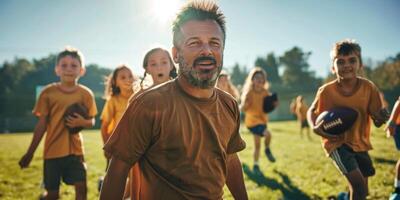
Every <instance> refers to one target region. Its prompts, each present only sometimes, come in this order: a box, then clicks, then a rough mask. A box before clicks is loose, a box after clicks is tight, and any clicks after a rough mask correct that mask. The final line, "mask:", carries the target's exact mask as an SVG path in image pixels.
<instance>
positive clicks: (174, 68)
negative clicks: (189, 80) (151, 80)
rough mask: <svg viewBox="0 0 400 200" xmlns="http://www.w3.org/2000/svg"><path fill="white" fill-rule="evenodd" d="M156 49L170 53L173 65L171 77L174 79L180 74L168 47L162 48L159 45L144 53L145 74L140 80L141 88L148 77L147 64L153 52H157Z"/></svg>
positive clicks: (169, 58) (170, 60) (169, 56)
mask: <svg viewBox="0 0 400 200" xmlns="http://www.w3.org/2000/svg"><path fill="white" fill-rule="evenodd" d="M156 51H162V52H164V53H166V54H167V55H168V60H169V63H170V65H171V71H170V72H169V77H170V78H171V79H174V78H176V76H177V75H178V74H177V72H176V67H175V65H174V62H173V61H172V57H171V54H170V53H169V52H168V51H167V50H166V49H163V48H161V47H157V48H153V49H150V50H149V51H148V52H147V53H146V54H145V55H144V58H143V69H144V74H143V78H142V80H141V81H140V89H143V82H144V80H145V78H146V75H147V70H146V68H147V65H148V64H149V57H150V56H151V54H153V53H154V52H156Z"/></svg>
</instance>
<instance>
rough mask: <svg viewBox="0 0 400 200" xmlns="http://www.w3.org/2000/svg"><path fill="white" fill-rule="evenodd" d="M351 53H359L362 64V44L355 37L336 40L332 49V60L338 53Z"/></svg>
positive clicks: (344, 54)
mask: <svg viewBox="0 0 400 200" xmlns="http://www.w3.org/2000/svg"><path fill="white" fill-rule="evenodd" d="M351 53H354V54H356V55H357V57H358V59H359V60H360V64H361V65H362V59H361V47H360V45H359V44H358V43H357V42H356V41H355V40H353V39H344V40H341V41H339V42H336V43H335V44H334V45H333V47H332V50H331V53H330V54H331V59H332V62H333V61H334V60H335V58H336V57H337V56H338V55H343V56H347V55H349V54H351Z"/></svg>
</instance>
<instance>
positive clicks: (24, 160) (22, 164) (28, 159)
mask: <svg viewBox="0 0 400 200" xmlns="http://www.w3.org/2000/svg"><path fill="white" fill-rule="evenodd" d="M32 158H33V154H31V153H26V154H25V155H24V156H22V158H21V160H19V162H18V164H19V166H20V167H21V169H23V168H27V167H28V166H29V164H30V163H31V161H32Z"/></svg>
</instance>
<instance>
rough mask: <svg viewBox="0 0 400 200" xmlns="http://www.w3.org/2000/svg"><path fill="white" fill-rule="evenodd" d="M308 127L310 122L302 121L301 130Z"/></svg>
mask: <svg viewBox="0 0 400 200" xmlns="http://www.w3.org/2000/svg"><path fill="white" fill-rule="evenodd" d="M307 127H308V122H307V120H303V121H301V128H307Z"/></svg>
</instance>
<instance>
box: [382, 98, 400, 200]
mask: <svg viewBox="0 0 400 200" xmlns="http://www.w3.org/2000/svg"><path fill="white" fill-rule="evenodd" d="M385 130H386V133H387V135H388V136H393V139H394V142H395V145H396V148H397V150H400V96H399V98H398V99H397V101H396V103H395V104H394V107H393V110H392V114H391V115H390V118H389V121H388V123H387V125H386V128H385ZM394 188H395V189H394V193H393V194H392V196H391V197H390V199H391V200H392V199H393V200H394V199H399V198H400V159H399V160H397V164H396V177H395V179H394Z"/></svg>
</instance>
